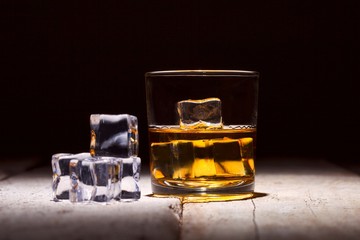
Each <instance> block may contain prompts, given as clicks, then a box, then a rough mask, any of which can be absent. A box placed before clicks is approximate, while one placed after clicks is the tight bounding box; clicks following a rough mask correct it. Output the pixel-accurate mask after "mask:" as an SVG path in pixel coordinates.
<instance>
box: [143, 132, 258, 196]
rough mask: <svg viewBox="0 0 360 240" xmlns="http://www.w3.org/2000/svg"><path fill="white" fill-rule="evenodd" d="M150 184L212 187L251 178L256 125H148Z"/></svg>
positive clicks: (234, 183)
mask: <svg viewBox="0 0 360 240" xmlns="http://www.w3.org/2000/svg"><path fill="white" fill-rule="evenodd" d="M149 140H150V157H151V161H150V170H151V177H152V182H153V184H156V185H160V186H164V187H166V186H170V187H178V188H187V189H189V188H190V189H194V190H201V191H206V190H211V189H217V188H226V187H236V186H242V185H247V184H250V183H253V182H254V175H255V167H254V159H255V149H256V129H255V128H247V127H244V128H236V129H234V128H229V127H226V126H225V127H224V128H223V129H180V128H176V127H167V128H164V127H158V128H149Z"/></svg>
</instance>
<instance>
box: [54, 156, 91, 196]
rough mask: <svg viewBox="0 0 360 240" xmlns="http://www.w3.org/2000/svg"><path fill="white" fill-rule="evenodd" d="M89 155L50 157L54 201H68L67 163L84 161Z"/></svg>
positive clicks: (68, 180) (68, 179) (68, 178)
mask: <svg viewBox="0 0 360 240" xmlns="http://www.w3.org/2000/svg"><path fill="white" fill-rule="evenodd" d="M88 157H90V153H78V154H71V153H57V154H54V155H52V159H51V166H52V171H53V181H52V195H53V199H54V200H55V201H57V200H60V199H69V189H70V187H69V185H70V177H69V163H70V161H71V160H73V159H85V158H88Z"/></svg>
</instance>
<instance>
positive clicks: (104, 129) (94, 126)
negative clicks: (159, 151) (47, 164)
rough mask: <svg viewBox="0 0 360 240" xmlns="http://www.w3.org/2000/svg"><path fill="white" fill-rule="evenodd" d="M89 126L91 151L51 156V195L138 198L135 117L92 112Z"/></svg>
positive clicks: (73, 199)
mask: <svg viewBox="0 0 360 240" xmlns="http://www.w3.org/2000/svg"><path fill="white" fill-rule="evenodd" d="M90 129H91V140H90V152H84V153H78V154H70V153H58V154H54V155H53V156H52V161H51V162H52V170H53V183H52V189H53V199H54V200H55V201H58V200H60V199H69V200H70V201H71V202H89V201H96V202H109V201H111V200H122V201H135V200H138V199H139V198H140V195H141V191H140V187H139V180H140V167H141V159H140V158H139V157H138V156H137V155H138V124H137V118H136V117H135V116H132V115H128V114H119V115H106V114H93V115H91V116H90Z"/></svg>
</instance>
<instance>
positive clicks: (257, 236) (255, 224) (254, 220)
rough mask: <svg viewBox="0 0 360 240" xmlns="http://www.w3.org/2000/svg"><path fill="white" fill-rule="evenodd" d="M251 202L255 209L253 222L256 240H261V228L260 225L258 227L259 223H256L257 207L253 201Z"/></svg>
mask: <svg viewBox="0 0 360 240" xmlns="http://www.w3.org/2000/svg"><path fill="white" fill-rule="evenodd" d="M251 202H252V204H253V206H254V208H253V219H252V221H253V223H254V228H255V239H256V240H259V239H260V234H259V227H258V225H257V223H256V205H255V202H254V200H253V199H251Z"/></svg>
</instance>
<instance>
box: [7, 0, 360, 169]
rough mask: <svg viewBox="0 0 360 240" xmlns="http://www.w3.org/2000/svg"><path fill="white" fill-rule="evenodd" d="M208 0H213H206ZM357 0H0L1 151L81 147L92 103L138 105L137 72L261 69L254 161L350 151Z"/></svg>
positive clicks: (343, 155)
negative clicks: (211, 0) (86, 0)
mask: <svg viewBox="0 0 360 240" xmlns="http://www.w3.org/2000/svg"><path fill="white" fill-rule="evenodd" d="M214 2H215V1H214ZM359 10H360V9H359V3H358V1H355V0H353V1H346V0H343V1H297V0H293V1H285V0H278V1H235V0H234V1H226V0H223V1H216V3H212V2H209V1H177V2H175V1H112V2H109V1H91V2H85V3H78V2H70V3H64V2H63V1H0V20H1V23H0V24H1V34H0V41H1V46H0V80H1V88H0V91H1V95H0V96H1V99H0V100H1V105H0V107H1V109H0V111H1V135H0V137H1V154H2V156H3V157H4V158H9V157H14V158H17V157H39V158H41V159H42V160H43V161H44V163H46V162H49V161H50V158H51V155H52V154H54V153H58V152H74V153H75V152H82V151H88V150H89V144H90V129H89V116H90V114H92V113H108V114H118V113H129V114H133V115H136V116H138V118H139V129H140V157H141V158H142V159H143V161H144V162H147V161H148V155H147V147H148V146H147V132H146V113H145V111H146V106H145V89H144V74H145V72H147V71H154V70H172V69H240V70H255V71H258V72H260V99H259V101H260V102H259V122H258V156H259V158H258V160H261V159H262V158H264V157H270V156H291V157H309V158H311V157H325V158H328V159H332V160H336V161H340V162H341V161H342V162H344V161H358V160H359V159H358V157H356V155H355V150H356V148H357V146H358V140H357V139H358V136H357V132H358V131H357V130H358V127H357V125H358V124H359V121H358V119H357V117H356V114H357V112H359V98H358V96H357V87H355V81H356V80H358V76H359V75H358V69H359V57H358V53H357V52H358V46H359V19H358V16H357V15H358V13H359Z"/></svg>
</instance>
